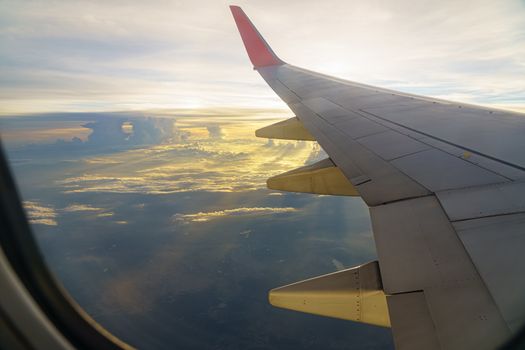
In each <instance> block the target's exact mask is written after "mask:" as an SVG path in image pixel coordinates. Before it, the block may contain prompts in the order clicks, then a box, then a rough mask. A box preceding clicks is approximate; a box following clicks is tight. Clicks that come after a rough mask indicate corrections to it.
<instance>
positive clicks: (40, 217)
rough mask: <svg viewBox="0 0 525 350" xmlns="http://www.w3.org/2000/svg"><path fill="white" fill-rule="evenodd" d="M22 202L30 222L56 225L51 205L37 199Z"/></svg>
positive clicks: (54, 212)
mask: <svg viewBox="0 0 525 350" xmlns="http://www.w3.org/2000/svg"><path fill="white" fill-rule="evenodd" d="M22 204H23V206H24V209H25V211H26V214H27V216H28V218H29V222H30V223H31V224H38V225H47V226H56V225H57V221H56V217H57V213H56V211H55V209H54V208H53V207H51V206H49V205H43V204H41V203H39V202H37V201H24V202H23V203H22Z"/></svg>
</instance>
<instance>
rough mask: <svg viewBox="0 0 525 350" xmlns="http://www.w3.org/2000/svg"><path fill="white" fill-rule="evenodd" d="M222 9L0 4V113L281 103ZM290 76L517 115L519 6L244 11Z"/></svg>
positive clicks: (426, 4)
mask: <svg viewBox="0 0 525 350" xmlns="http://www.w3.org/2000/svg"><path fill="white" fill-rule="evenodd" d="M229 4H230V2H227V1H223V0H191V1H190V0H181V1H162V0H159V1H148V2H145V1H111V2H108V1H96V0H95V1H75V0H73V1H10V0H1V1H0V50H1V51H2V55H1V57H0V76H1V78H0V106H1V107H0V115H15V114H26V113H39V112H52V111H53V112H56V111H63V112H66V111H67V112H89V111H122V110H125V111H129V110H161V109H162V110H165V109H177V110H180V109H185V110H193V111H194V110H201V111H206V110H208V111H209V110H222V109H225V108H228V109H232V108H233V109H241V108H245V109H246V108H259V109H261V108H263V109H271V110H277V111H282V113H287V112H285V111H286V105H285V104H284V103H283V102H282V101H280V100H279V99H278V97H277V96H276V95H275V94H274V93H273V92H272V91H271V89H270V88H268V87H267V86H266V85H265V83H264V81H263V80H262V79H261V78H260V77H259V76H258V74H256V73H255V72H254V71H253V70H252V69H251V66H250V63H249V60H248V58H247V56H246V53H245V52H244V47H243V46H242V43H241V40H240V37H239V34H238V32H237V29H236V27H235V24H234V22H233V19H232V17H231V14H230V13H229V9H228V5H229ZM235 4H237V5H240V6H242V7H243V8H244V10H245V12H246V13H247V14H248V16H250V17H251V19H252V21H253V22H254V23H255V24H256V26H257V27H258V29H259V31H260V32H261V33H262V34H263V36H265V38H266V39H267V41H268V42H269V43H270V45H271V46H272V47H273V49H274V51H275V52H276V53H277V54H278V55H279V56H280V57H281V58H282V59H283V60H285V61H287V62H289V63H292V64H294V65H297V66H300V67H304V68H308V69H312V70H316V71H320V72H323V73H327V74H330V75H335V76H338V77H342V78H346V79H349V80H353V81H358V82H363V83H369V84H374V85H379V86H383V87H387V88H393V89H398V90H402V91H406V92H411V93H416V94H423V95H430V96H436V97H440V98H445V99H452V100H457V101H461V102H470V103H477V104H485V105H492V106H496V107H501V108H507V109H513V110H521V111H523V110H525V103H524V102H523V101H524V100H525V99H524V97H525V87H524V86H525V1H523V0H505V1H491V0H476V1H469V0H465V1H455V0H452V1H450V0H444V1H426V0H424V1H418V2H416V3H414V2H413V1H408V0H396V1H386V0H371V1H355V0H352V1H341V0H338V1H336V0H327V1H304V0H301V1H298V0H291V1H286V2H282V1H276V0H268V1H254V0H250V1H247V0H246V1H245V0H239V1H237V2H236V3H235Z"/></svg>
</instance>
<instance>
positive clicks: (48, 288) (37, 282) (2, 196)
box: [0, 143, 133, 350]
mask: <svg viewBox="0 0 525 350" xmlns="http://www.w3.org/2000/svg"><path fill="white" fill-rule="evenodd" d="M20 198H21V197H20V196H19V192H18V190H17V187H16V184H15V181H14V178H13V176H12V174H11V171H10V169H9V164H8V159H7V157H6V153H5V152H4V147H3V146H2V145H1V143H0V227H2V230H0V246H1V248H2V250H3V253H4V254H5V256H6V257H7V260H8V262H9V264H10V265H11V267H12V269H13V270H14V271H15V273H16V274H17V276H18V278H19V279H20V281H21V282H22V284H23V285H24V287H25V288H26V289H27V291H28V292H29V294H30V295H31V297H32V298H33V300H34V301H35V302H36V303H37V304H38V306H39V307H40V308H41V310H42V311H43V313H44V314H45V315H46V317H47V319H48V321H49V322H51V323H52V324H53V326H54V327H55V328H56V329H57V330H58V331H59V332H60V333H61V334H62V335H63V336H64V338H66V339H67V340H68V341H69V342H70V343H71V344H72V345H73V346H74V347H75V348H77V349H101V350H122V349H125V350H127V349H133V347H131V346H130V345H128V344H126V343H124V342H123V341H121V340H120V339H118V338H116V337H115V336H113V335H112V334H110V333H109V332H108V331H107V330H105V329H104V328H103V327H102V326H101V325H99V324H98V323H97V322H96V321H95V320H93V319H92V318H91V317H90V316H89V315H88V314H87V313H86V312H85V311H84V310H83V309H82V308H81V307H80V306H79V305H78V304H77V303H76V302H75V301H74V300H73V298H72V297H71V296H69V294H68V293H67V291H66V290H65V289H64V288H63V287H62V286H61V284H60V283H59V282H58V281H57V279H56V278H55V277H54V276H53V274H52V273H51V271H50V270H49V269H48V267H47V265H46V263H45V260H44V258H43V256H42V253H41V252H40V249H39V248H38V245H37V242H36V240H35V238H34V236H33V233H32V231H31V227H30V226H29V222H28V220H27V217H26V214H25V212H24V209H23V207H22V204H21V200H20ZM3 321H4V322H6V320H5V318H4V317H3ZM9 328H12V327H9ZM6 331H9V330H6ZM10 333H11V336H12V337H14V338H12V339H15V338H17V337H19V336H17V335H16V334H14V330H12V331H10ZM5 336H7V333H6V334H5ZM4 339H5V340H9V339H6V338H4ZM0 340H1V339H0ZM22 343H23V342H22ZM3 345H5V344H0V347H1V346H3Z"/></svg>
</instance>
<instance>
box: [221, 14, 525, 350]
mask: <svg viewBox="0 0 525 350" xmlns="http://www.w3.org/2000/svg"><path fill="white" fill-rule="evenodd" d="M231 11H232V13H233V16H234V19H235V21H236V24H237V27H238V29H239V32H240V34H241V37H242V40H243V42H244V45H245V47H246V50H247V52H248V56H249V58H250V60H251V62H252V64H253V65H254V69H255V70H257V71H258V72H259V73H260V74H261V76H262V77H263V78H264V80H265V81H266V82H267V83H268V85H270V87H271V88H272V89H273V90H274V91H275V93H277V95H279V97H280V98H281V99H282V100H284V101H285V102H286V103H287V104H288V106H289V107H290V109H291V110H292V111H293V112H294V113H295V116H296V117H294V118H292V119H289V120H287V121H284V122H280V123H277V124H274V125H271V126H268V127H266V128H263V129H260V130H258V131H257V133H256V134H257V136H260V137H270V138H281V139H291V140H316V141H317V142H318V143H319V144H320V145H321V147H322V148H323V149H324V150H325V151H326V153H327V154H328V155H329V158H328V159H325V160H323V161H321V162H319V163H316V164H313V165H309V166H306V167H302V168H299V169H296V170H292V171H290V172H287V173H285V174H281V175H278V176H275V177H273V178H271V179H269V180H268V187H270V188H274V189H279V190H285V191H286V190H288V191H296V192H309V193H320V194H333V195H352V196H360V197H361V198H362V199H363V200H364V201H365V202H366V203H367V205H368V206H369V207H370V216H371V220H372V227H373V232H374V239H375V243H376V247H377V253H378V262H371V263H368V264H364V265H361V266H358V267H355V268H352V269H348V270H344V271H341V272H337V273H334V274H329V275H325V276H321V277H316V278H313V279H310V280H306V281H302V282H298V283H294V284H291V285H288V286H284V287H281V288H277V289H274V290H272V291H271V292H270V296H269V297H270V302H271V303H272V304H273V305H275V306H279V307H284V308H288V309H292V310H298V311H303V312H309V313H314V314H318V315H325V316H330V317H337V318H342V319H349V320H354V321H358V322H365V323H370V324H375V325H379V326H385V327H391V328H392V333H393V337H394V343H395V345H396V348H397V349H493V348H495V347H497V346H499V345H501V344H503V343H504V342H505V341H506V340H508V339H509V338H510V337H511V336H512V335H513V334H515V333H517V331H518V330H519V329H520V327H521V326H522V325H523V323H524V320H525V298H523V296H524V295H525V278H523V276H524V273H525V254H523V247H525V199H524V198H525V182H523V179H524V177H525V152H524V150H525V136H524V135H525V118H524V115H523V114H519V113H513V112H507V111H500V110H496V109H491V108H484V107H478V106H472V105H468V104H459V103H455V102H448V101H443V100H438V99H432V98H427V97H421V96H416V95H412V94H407V93H401V92H396V91H392V90H388V89H382V88H378V87H373V86H369V85H364V84H359V83H355V82H350V81H346V80H342V79H337V78H334V77H330V76H326V75H323V74H319V73H315V72H311V71H308V70H306V69H301V68H298V67H295V66H292V65H289V64H287V63H285V62H283V61H282V60H281V59H279V58H278V57H277V56H276V55H275V53H274V52H273V51H272V50H271V48H270V47H269V46H268V44H267V43H266V41H265V40H264V39H263V38H262V36H261V35H260V34H259V32H258V31H257V29H256V28H255V27H254V26H253V24H252V23H251V22H250V20H249V19H248V18H247V16H246V15H245V14H244V12H243V11H242V10H241V9H240V8H239V7H236V6H231Z"/></svg>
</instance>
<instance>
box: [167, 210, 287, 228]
mask: <svg viewBox="0 0 525 350" xmlns="http://www.w3.org/2000/svg"><path fill="white" fill-rule="evenodd" d="M296 211H297V209H296V208H292V207H285V208H268V207H264V208H257V207H255V208H235V209H225V210H217V211H210V212H198V213H194V214H181V213H177V214H175V215H173V217H172V220H173V222H175V223H182V224H188V223H192V222H208V221H211V220H214V219H219V218H224V217H245V216H260V215H273V214H283V213H293V212H296Z"/></svg>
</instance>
